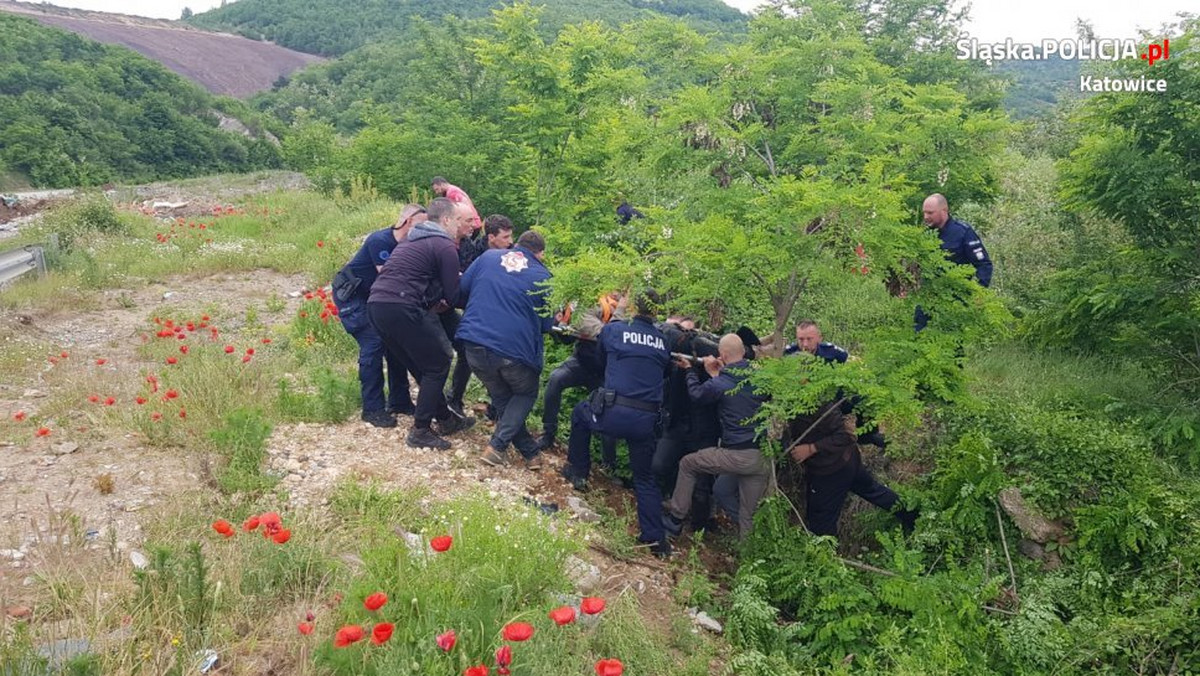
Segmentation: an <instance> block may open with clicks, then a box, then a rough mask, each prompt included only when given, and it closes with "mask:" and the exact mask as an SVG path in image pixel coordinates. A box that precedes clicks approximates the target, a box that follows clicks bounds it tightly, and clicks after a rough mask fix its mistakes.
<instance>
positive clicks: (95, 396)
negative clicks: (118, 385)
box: [88, 394, 100, 404]
mask: <svg viewBox="0 0 1200 676" xmlns="http://www.w3.org/2000/svg"><path fill="white" fill-rule="evenodd" d="M88 401H90V402H92V403H93V404H98V403H100V395H98V394H89V395H88Z"/></svg>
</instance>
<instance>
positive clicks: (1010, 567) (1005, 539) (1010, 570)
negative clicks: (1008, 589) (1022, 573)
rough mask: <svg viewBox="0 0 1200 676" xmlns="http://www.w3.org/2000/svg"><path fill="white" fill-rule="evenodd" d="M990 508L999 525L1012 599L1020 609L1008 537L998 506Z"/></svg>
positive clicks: (996, 504) (995, 504)
mask: <svg viewBox="0 0 1200 676" xmlns="http://www.w3.org/2000/svg"><path fill="white" fill-rule="evenodd" d="M992 507H994V508H995V510H996V523H997V524H999V525H1000V544H1002V545H1004V558H1005V559H1007V560H1008V577H1009V579H1011V580H1012V592H1013V598H1014V599H1016V600H1017V607H1018V608H1020V607H1021V597H1020V596H1019V595H1018V594H1017V574H1016V572H1014V571H1013V563H1012V556H1010V555H1009V553H1008V537H1007V536H1005V535H1004V519H1002V518H1000V505H999V504H998V503H995V502H993V503H992Z"/></svg>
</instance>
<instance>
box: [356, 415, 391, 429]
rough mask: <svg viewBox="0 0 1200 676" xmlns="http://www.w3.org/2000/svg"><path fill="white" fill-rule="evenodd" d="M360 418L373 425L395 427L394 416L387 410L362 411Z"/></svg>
mask: <svg viewBox="0 0 1200 676" xmlns="http://www.w3.org/2000/svg"><path fill="white" fill-rule="evenodd" d="M362 419H363V420H365V421H366V422H367V424H369V425H374V426H375V427H395V426H396V418H395V417H393V416H392V415H390V414H389V413H388V412H387V411H363V412H362Z"/></svg>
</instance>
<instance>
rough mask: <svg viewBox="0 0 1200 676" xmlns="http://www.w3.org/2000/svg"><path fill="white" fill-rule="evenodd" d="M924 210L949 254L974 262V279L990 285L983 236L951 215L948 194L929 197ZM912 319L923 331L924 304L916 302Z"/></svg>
mask: <svg viewBox="0 0 1200 676" xmlns="http://www.w3.org/2000/svg"><path fill="white" fill-rule="evenodd" d="M921 212H922V215H923V217H924V220H925V225H927V226H929V227H931V228H933V229H934V230H937V231H938V239H940V240H941V241H942V249H943V250H945V252H946V258H948V259H949V260H950V262H951V263H955V264H957V265H970V266H973V267H974V268H975V279H976V280H977V281H978V282H979V284H980V286H984V287H987V286H990V285H991V283H992V259H991V258H990V257H989V256H988V252H987V249H986V248H984V246H983V240H981V239H979V235H978V234H976V233H975V230H974V228H972V227H971V226H969V225H967V224H966V223H963V222H962V221H960V220H958V219H957V218H952V217H951V216H950V205H949V204H948V203H947V202H946V197H945V196H944V195H941V194H939V193H934V194H932V195H930V196H929V197H926V198H925V203H924V204H923V205H922V206H921ZM913 321H914V325H915V328H916V330H917V331H918V332H920V331H922V330H923V329H924V328H925V326H926V325H927V324H928V323H929V315H928V314H927V313H926V312H925V310H924V309H923V308H922V307H920V306H917V309H916V312H915V314H914V317H913Z"/></svg>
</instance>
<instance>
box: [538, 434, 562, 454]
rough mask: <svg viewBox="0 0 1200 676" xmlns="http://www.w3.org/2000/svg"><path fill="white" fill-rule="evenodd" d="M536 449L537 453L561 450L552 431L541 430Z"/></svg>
mask: <svg viewBox="0 0 1200 676" xmlns="http://www.w3.org/2000/svg"><path fill="white" fill-rule="evenodd" d="M537 450H538V452H539V453H551V452H554V451H561V450H562V445H561V444H559V443H558V439H557V438H556V437H555V436H554V432H543V433H542V436H541V437H539V438H538V441H537Z"/></svg>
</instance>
